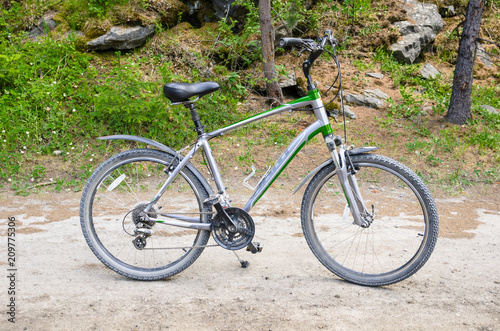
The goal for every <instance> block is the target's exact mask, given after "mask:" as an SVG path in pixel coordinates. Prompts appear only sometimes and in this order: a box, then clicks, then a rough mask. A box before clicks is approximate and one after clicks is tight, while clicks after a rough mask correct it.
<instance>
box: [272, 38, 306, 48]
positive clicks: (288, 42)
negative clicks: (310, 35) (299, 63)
mask: <svg viewBox="0 0 500 331" xmlns="http://www.w3.org/2000/svg"><path fill="white" fill-rule="evenodd" d="M303 44H304V40H303V39H301V38H281V39H280V41H279V43H278V45H279V47H286V46H302V45H303Z"/></svg>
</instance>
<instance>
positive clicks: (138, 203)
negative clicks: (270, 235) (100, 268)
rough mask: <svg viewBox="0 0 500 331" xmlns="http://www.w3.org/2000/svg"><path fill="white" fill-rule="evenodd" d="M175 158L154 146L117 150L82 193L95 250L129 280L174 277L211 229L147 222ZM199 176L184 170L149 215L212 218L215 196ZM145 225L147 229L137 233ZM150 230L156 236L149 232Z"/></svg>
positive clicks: (87, 236)
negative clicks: (149, 206)
mask: <svg viewBox="0 0 500 331" xmlns="http://www.w3.org/2000/svg"><path fill="white" fill-rule="evenodd" d="M172 159H173V156H172V155H170V154H168V153H165V152H161V151H158V150H151V149H138V150H130V151H126V152H123V153H120V154H117V155H115V156H113V157H111V158H110V159H108V160H107V161H105V162H104V163H103V164H102V165H101V166H99V167H98V168H97V169H96V171H95V172H94V173H93V174H92V176H91V178H90V179H89V181H88V183H87V185H86V186H85V189H84V191H83V194H82V200H81V204H80V222H81V226H82V230H83V234H84V236H85V239H86V241H87V243H88V245H89V247H90V248H91V250H92V252H93V253H94V254H95V255H96V256H97V257H98V258H99V260H101V262H102V263H104V264H105V265H106V266H107V267H109V268H110V269H112V270H113V271H115V272H117V273H119V274H121V275H124V276H126V277H129V278H133V279H139V280H156V279H162V278H166V277H170V276H173V275H175V274H177V273H179V272H181V271H182V270H184V269H186V268H187V267H188V266H190V265H191V264H192V263H193V262H194V261H195V260H196V259H197V258H198V257H199V256H200V254H201V253H202V251H203V248H204V246H205V245H206V243H207V241H208V239H209V236H210V231H203V230H194V229H185V228H180V227H174V226H169V225H163V224H160V223H156V222H144V221H143V220H141V219H140V213H141V212H142V211H143V210H144V208H145V207H146V205H147V204H148V203H149V202H150V201H151V200H152V199H153V198H154V196H155V194H156V193H157V192H158V191H159V189H160V187H161V186H162V185H163V183H164V182H165V180H166V179H167V177H168V175H167V174H166V173H165V169H166V168H167V167H168V165H169V164H170V163H171V161H172ZM201 180H204V179H202V178H199V177H197V175H196V174H194V173H193V172H192V171H190V170H189V169H188V168H184V169H183V170H182V171H181V173H180V174H179V175H178V176H177V177H176V179H175V180H174V182H173V183H172V184H171V185H170V186H169V188H168V189H167V190H166V192H165V193H164V194H163V195H162V197H161V198H160V200H159V201H158V203H157V204H156V205H155V207H154V208H153V209H152V210H151V211H150V212H149V213H148V215H149V216H152V217H157V218H162V216H161V215H162V214H176V215H183V216H186V217H191V218H197V220H198V221H199V222H202V223H207V222H209V220H210V211H211V208H209V207H207V206H204V204H203V201H204V200H205V199H206V198H208V196H209V194H208V192H207V191H206V189H205V188H204V186H203V185H202V184H201ZM137 229H140V231H142V232H137V231H136V230H137ZM148 231H150V235H144V233H145V232H148Z"/></svg>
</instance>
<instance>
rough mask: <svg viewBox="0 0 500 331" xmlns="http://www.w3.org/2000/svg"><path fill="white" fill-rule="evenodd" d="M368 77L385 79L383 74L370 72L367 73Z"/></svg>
mask: <svg viewBox="0 0 500 331" xmlns="http://www.w3.org/2000/svg"><path fill="white" fill-rule="evenodd" d="M366 76H368V77H372V78H376V79H382V78H384V75H383V74H381V73H377V72H368V73H366Z"/></svg>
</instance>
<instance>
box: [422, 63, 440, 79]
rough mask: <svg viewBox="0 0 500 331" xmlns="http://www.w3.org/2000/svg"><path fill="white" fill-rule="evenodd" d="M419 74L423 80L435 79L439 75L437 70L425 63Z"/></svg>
mask: <svg viewBox="0 0 500 331" xmlns="http://www.w3.org/2000/svg"><path fill="white" fill-rule="evenodd" d="M420 74H421V75H422V77H424V78H425V79H435V78H436V77H437V76H438V75H441V73H440V72H439V70H437V69H436V68H434V66H433V65H432V64H430V63H427V64H426V65H425V66H424V67H423V68H422V70H421V71H420Z"/></svg>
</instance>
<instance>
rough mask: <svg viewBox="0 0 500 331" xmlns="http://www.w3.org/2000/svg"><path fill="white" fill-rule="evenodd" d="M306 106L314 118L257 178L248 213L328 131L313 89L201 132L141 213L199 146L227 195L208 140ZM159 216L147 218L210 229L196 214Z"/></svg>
mask: <svg viewBox="0 0 500 331" xmlns="http://www.w3.org/2000/svg"><path fill="white" fill-rule="evenodd" d="M306 106H309V107H311V108H312V109H313V112H314V115H315V117H316V121H315V122H314V123H312V124H311V125H310V126H308V127H307V128H306V129H304V130H303V131H302V132H301V133H300V134H299V135H298V136H297V137H295V139H294V140H293V141H292V142H291V143H290V145H289V146H288V147H287V148H286V150H285V151H284V152H283V154H282V155H281V157H280V158H279V159H278V161H276V163H275V165H274V166H273V168H272V169H271V170H270V171H269V173H268V174H267V176H266V177H265V178H263V179H262V180H261V182H260V184H259V185H258V187H257V188H256V189H255V192H254V193H253V195H252V196H251V197H250V199H249V200H248V202H247V203H246V205H245V207H244V208H243V209H244V210H245V211H246V212H249V211H250V210H251V209H252V207H253V206H254V205H255V204H256V203H257V201H258V200H259V199H260V198H261V197H262V196H263V195H264V193H265V192H266V191H267V189H268V188H269V187H270V186H271V185H272V183H273V182H274V181H275V180H276V178H277V177H278V176H279V175H280V174H281V172H282V171H283V170H284V169H285V168H286V166H287V165H288V164H289V163H290V161H291V160H292V159H293V158H294V157H295V156H296V155H297V153H298V152H299V151H300V150H301V149H302V147H303V146H304V145H305V144H306V143H307V142H308V141H309V140H311V139H312V138H313V137H314V136H316V135H317V134H318V133H322V134H323V137H326V136H328V135H331V134H332V128H331V126H330V122H329V120H328V115H327V113H326V111H325V108H324V106H323V102H322V100H321V96H320V94H319V91H318V90H317V89H315V90H312V91H310V92H309V93H308V95H307V96H305V97H302V98H299V99H296V100H293V101H290V102H288V103H286V104H283V105H280V106H278V107H275V108H273V109H270V110H268V111H265V112H262V113H260V114H257V115H254V116H251V117H249V118H246V119H244V120H242V121H240V122H237V123H234V124H231V125H229V126H227V127H224V128H221V129H218V130H215V131H212V132H210V133H205V134H203V135H201V136H200V137H199V138H198V140H197V141H196V143H195V144H194V147H193V148H192V149H191V150H190V151H189V152H188V153H187V154H186V155H185V156H184V157H183V158H182V160H181V161H180V162H179V164H178V165H177V166H176V167H175V168H174V169H173V170H172V171H170V172H169V173H168V175H169V177H168V179H167V180H166V181H165V183H164V184H163V185H162V187H161V188H160V190H159V191H158V193H157V194H156V195H155V197H154V198H153V200H152V201H151V202H150V203H149V205H148V207H147V208H146V209H145V212H146V213H147V212H148V211H149V210H150V209H151V208H152V207H153V206H154V205H155V204H156V202H157V201H158V200H159V199H160V197H161V196H162V195H163V193H164V192H165V191H166V189H167V188H168V187H169V185H170V184H171V183H172V182H173V181H174V179H175V177H176V176H177V175H178V174H179V173H180V172H181V170H182V169H183V168H184V167H185V166H187V165H188V164H189V161H190V160H191V159H192V158H193V156H194V154H195V153H196V152H198V150H199V149H200V148H203V150H204V152H205V155H206V158H207V163H208V166H209V168H210V171H211V173H212V175H213V178H214V181H215V184H216V186H217V190H218V194H219V195H220V196H223V197H227V193H226V189H225V186H224V182H223V180H222V176H221V174H220V171H219V168H218V166H217V163H216V161H215V158H214V156H213V154H212V149H211V148H210V144H209V140H211V139H213V138H215V137H219V136H223V135H224V134H227V133H228V132H230V131H232V130H235V129H237V128H240V127H243V126H245V125H248V124H250V123H253V122H256V121H260V120H262V119H264V118H267V117H270V116H274V115H277V114H280V113H283V112H286V111H293V110H294V109H297V108H302V107H306ZM100 139H105V140H111V139H131V140H136V141H142V142H148V143H150V144H151V143H153V145H154V146H155V147H159V148H161V149H163V150H168V148H167V147H166V146H164V145H163V144H159V143H155V142H153V141H150V140H147V139H144V138H140V137H133V136H127V137H126V138H125V136H108V137H101V138H100ZM170 152H171V151H170ZM163 216H166V217H168V218H170V219H169V220H164V219H153V218H150V220H151V221H156V222H158V223H163V224H168V225H173V226H180V227H186V228H194V229H200V230H209V229H210V225H209V224H203V223H199V218H196V217H186V216H181V215H166V214H163Z"/></svg>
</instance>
